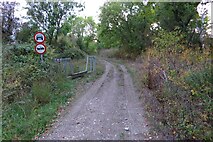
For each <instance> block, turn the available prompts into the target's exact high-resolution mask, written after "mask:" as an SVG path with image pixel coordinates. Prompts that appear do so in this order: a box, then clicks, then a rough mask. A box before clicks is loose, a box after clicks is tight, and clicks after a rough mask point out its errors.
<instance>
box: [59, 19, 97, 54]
mask: <svg viewBox="0 0 213 142" xmlns="http://www.w3.org/2000/svg"><path fill="white" fill-rule="evenodd" d="M96 30H97V27H96V23H95V22H94V20H93V18H92V17H86V18H83V17H72V16H71V17H69V18H68V20H66V21H65V22H64V24H63V26H62V29H61V32H62V33H63V34H64V35H69V37H70V38H71V40H72V42H73V43H74V45H75V46H76V47H78V48H80V49H81V50H83V51H84V52H87V53H92V52H93V51H95V50H96V49H90V46H89V45H90V44H92V43H93V42H94V40H95V33H96ZM93 47H94V46H93ZM96 48H97V47H96Z"/></svg>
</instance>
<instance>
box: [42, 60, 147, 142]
mask: <svg viewBox="0 0 213 142" xmlns="http://www.w3.org/2000/svg"><path fill="white" fill-rule="evenodd" d="M103 62H104V64H105V66H106V68H105V73H104V74H103V75H102V77H101V78H100V79H98V80H97V81H96V82H95V83H94V84H93V85H92V87H91V88H90V89H89V90H88V91H87V92H86V93H85V94H84V95H82V96H81V97H80V98H79V99H78V100H77V101H76V102H75V103H74V105H73V106H72V107H70V108H67V109H68V112H67V114H66V115H65V116H64V117H62V118H61V119H60V120H59V121H58V122H57V123H56V124H55V125H54V126H53V127H52V128H51V129H50V131H49V132H48V133H47V134H44V135H43V136H42V137H40V140H145V139H148V138H147V136H146V134H147V133H148V131H149V128H148V125H147V123H146V121H145V118H144V116H143V115H144V112H143V105H142V104H141V101H140V100H139V95H138V94H136V93H135V90H134V86H133V83H132V79H131V77H130V75H129V73H128V72H127V69H126V68H125V66H123V65H117V66H116V65H113V64H111V63H109V62H106V61H103Z"/></svg>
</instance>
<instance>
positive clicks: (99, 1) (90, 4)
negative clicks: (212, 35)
mask: <svg viewBox="0 0 213 142" xmlns="http://www.w3.org/2000/svg"><path fill="white" fill-rule="evenodd" d="M3 1H17V2H19V3H20V7H19V8H18V11H17V12H16V13H15V16H18V17H22V16H26V12H27V10H25V9H23V8H22V7H24V6H26V0H3ZM28 1H33V0H28ZM50 1H51V0H50ZM75 1H78V2H85V9H84V11H82V12H81V13H80V14H79V15H80V16H82V17H85V16H87V17H88V16H92V17H93V19H94V20H95V22H99V21H98V15H99V13H100V11H99V8H100V7H101V6H103V4H104V3H105V2H106V1H108V0H75ZM202 1H212V0H202ZM205 7H206V8H207V9H208V16H209V18H210V17H211V12H212V13H213V11H212V10H211V4H210V3H209V4H207V5H205ZM198 9H200V7H199V6H198ZM199 11H201V10H198V12H199ZM212 15H213V14H212Z"/></svg>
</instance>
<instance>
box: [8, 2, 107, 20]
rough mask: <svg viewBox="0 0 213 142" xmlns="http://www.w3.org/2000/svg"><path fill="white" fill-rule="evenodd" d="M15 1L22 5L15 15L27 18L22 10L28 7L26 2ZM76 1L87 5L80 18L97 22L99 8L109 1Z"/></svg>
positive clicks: (25, 11)
mask: <svg viewBox="0 0 213 142" xmlns="http://www.w3.org/2000/svg"><path fill="white" fill-rule="evenodd" d="M9 1H14V0H9ZM15 1H16V2H19V3H20V6H19V7H18V8H17V12H16V13H15V16H18V17H22V16H26V13H27V10H25V9H23V8H22V7H25V6H26V1H25V0H15ZM28 1H30V0H28ZM76 1H78V2H82V3H84V4H85V9H84V11H82V12H81V13H79V15H80V16H82V17H85V16H87V17H88V16H92V17H93V18H94V20H95V22H99V20H98V15H99V13H100V11H99V8H100V7H101V6H103V5H104V3H105V2H106V1H107V0H76Z"/></svg>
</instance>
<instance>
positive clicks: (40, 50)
mask: <svg viewBox="0 0 213 142" xmlns="http://www.w3.org/2000/svg"><path fill="white" fill-rule="evenodd" d="M34 40H35V42H36V43H37V44H36V46H35V47H34V48H35V52H36V53H37V54H40V55H41V63H43V62H44V53H45V52H46V49H47V47H46V46H45V45H44V41H45V40H46V37H45V35H44V34H43V33H42V32H36V33H35V35H34Z"/></svg>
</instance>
